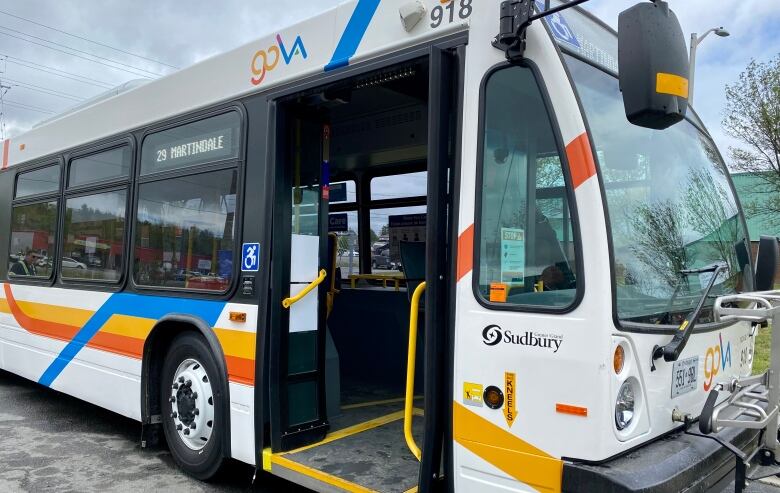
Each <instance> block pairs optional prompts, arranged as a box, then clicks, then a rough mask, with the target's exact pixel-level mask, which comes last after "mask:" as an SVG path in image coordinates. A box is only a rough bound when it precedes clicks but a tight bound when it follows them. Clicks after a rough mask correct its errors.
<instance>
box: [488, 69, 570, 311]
mask: <svg viewBox="0 0 780 493" xmlns="http://www.w3.org/2000/svg"><path fill="white" fill-rule="evenodd" d="M484 111H485V134H484V147H483V153H484V154H483V158H482V170H481V172H482V190H481V192H482V198H481V201H482V215H481V218H480V223H479V228H478V229H479V236H480V237H479V239H478V241H479V263H478V267H477V268H478V279H479V292H480V294H481V296H482V297H483V298H484V299H485V300H488V301H490V302H493V303H498V304H514V305H531V306H542V307H551V308H565V307H567V306H569V305H571V304H572V303H573V302H574V299H575V297H576V290H577V279H576V255H575V248H574V245H575V243H574V238H573V234H572V233H573V230H572V220H571V213H570V209H569V202H568V196H567V194H566V184H565V180H564V175H563V168H562V164H561V158H560V153H559V150H558V145H557V142H556V139H555V134H554V132H553V127H552V124H551V120H550V116H549V114H548V112H547V109H546V107H545V104H544V101H543V99H542V95H541V93H540V91H539V88H538V86H537V83H536V80H535V78H534V76H533V73H532V72H531V70H530V69H528V68H524V67H510V68H506V69H503V70H500V71H498V72H495V73H494V74H493V75H492V76H491V77H490V79H489V81H488V84H487V86H486V94H485V109H484Z"/></svg>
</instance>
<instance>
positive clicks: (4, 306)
mask: <svg viewBox="0 0 780 493" xmlns="http://www.w3.org/2000/svg"><path fill="white" fill-rule="evenodd" d="M0 313H11V307H9V306H8V300H7V299H5V298H0Z"/></svg>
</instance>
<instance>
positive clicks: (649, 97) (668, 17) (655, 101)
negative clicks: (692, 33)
mask: <svg viewBox="0 0 780 493" xmlns="http://www.w3.org/2000/svg"><path fill="white" fill-rule="evenodd" d="M618 67H619V72H620V90H621V92H622V93H623V105H624V106H625V110H626V117H627V118H628V121H629V122H631V123H633V124H634V125H638V126H640V127H646V128H653V129H656V130H663V129H665V128H668V127H671V126H672V125H674V124H675V123H677V122H679V121H681V120H682V119H683V118H685V112H686V110H687V109H688V69H689V65H688V52H687V49H686V46H685V37H684V36H683V32H682V28H681V27H680V22H679V21H678V20H677V16H676V15H675V14H674V12H672V11H671V10H670V9H669V5H668V4H667V3H666V2H664V1H663V0H654V1H653V2H652V3H650V2H646V3H640V4H637V5H634V6H633V7H631V8H629V9H627V10H624V11H623V12H621V13H620V15H619V16H618Z"/></svg>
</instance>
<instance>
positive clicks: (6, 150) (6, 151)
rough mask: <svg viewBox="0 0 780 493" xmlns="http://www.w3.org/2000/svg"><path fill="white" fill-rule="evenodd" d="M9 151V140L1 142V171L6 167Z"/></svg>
mask: <svg viewBox="0 0 780 493" xmlns="http://www.w3.org/2000/svg"><path fill="white" fill-rule="evenodd" d="M10 151H11V139H6V140H4V141H3V167H2V169H6V168H7V167H8V154H10Z"/></svg>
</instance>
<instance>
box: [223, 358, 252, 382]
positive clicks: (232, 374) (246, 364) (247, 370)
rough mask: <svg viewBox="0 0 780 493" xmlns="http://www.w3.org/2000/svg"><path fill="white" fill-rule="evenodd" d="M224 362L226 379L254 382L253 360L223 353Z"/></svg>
mask: <svg viewBox="0 0 780 493" xmlns="http://www.w3.org/2000/svg"><path fill="white" fill-rule="evenodd" d="M225 363H227V371H228V379H229V380H230V381H231V382H236V383H243V384H246V385H254V384H255V361H254V360H251V359H246V358H239V357H237V356H229V355H225Z"/></svg>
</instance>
